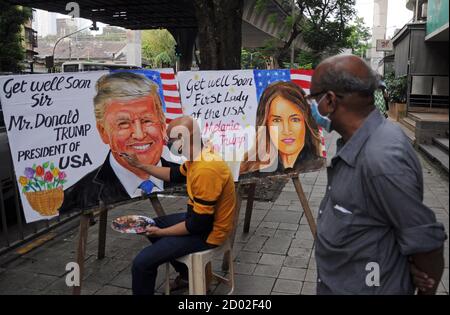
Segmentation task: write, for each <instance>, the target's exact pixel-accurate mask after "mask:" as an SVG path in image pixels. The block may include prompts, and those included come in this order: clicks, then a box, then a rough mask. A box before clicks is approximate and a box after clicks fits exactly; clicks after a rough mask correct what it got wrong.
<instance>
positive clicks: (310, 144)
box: [241, 82, 321, 173]
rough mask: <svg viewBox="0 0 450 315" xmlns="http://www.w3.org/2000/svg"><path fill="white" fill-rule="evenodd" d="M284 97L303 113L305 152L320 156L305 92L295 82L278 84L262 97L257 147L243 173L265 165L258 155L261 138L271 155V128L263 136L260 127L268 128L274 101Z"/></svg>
mask: <svg viewBox="0 0 450 315" xmlns="http://www.w3.org/2000/svg"><path fill="white" fill-rule="evenodd" d="M278 96H280V97H282V98H284V99H286V100H288V101H291V102H292V103H294V104H295V105H297V106H298V108H299V109H300V110H301V112H302V113H303V117H304V119H305V124H306V135H305V147H304V148H303V150H305V151H308V152H310V153H311V154H313V155H314V156H320V155H321V152H320V150H321V149H320V143H321V138H320V134H319V129H318V126H317V123H316V121H315V120H314V118H313V117H312V113H311V107H310V106H309V104H308V103H307V102H306V100H305V92H304V91H303V89H302V88H301V87H299V86H298V85H297V84H295V83H293V82H276V83H272V84H271V85H269V86H268V87H267V88H266V89H265V90H264V93H263V94H262V96H261V99H260V100H259V104H258V110H257V112H256V125H255V127H256V143H255V147H254V148H252V149H251V150H250V151H252V152H247V153H246V154H245V156H244V161H243V162H242V163H241V173H247V172H253V171H257V170H259V169H260V167H261V166H263V163H262V162H261V160H260V156H259V155H258V154H256V152H258V148H257V145H258V143H260V142H259V141H260V139H259V138H260V137H261V136H263V137H265V139H266V142H265V144H264V145H265V148H264V151H265V153H267V154H268V155H269V152H270V146H271V140H270V135H269V128H266V134H264V135H262V134H260V133H259V132H258V127H260V126H267V118H268V115H269V109H270V106H271V105H272V102H273V100H274V99H275V98H276V97H278ZM250 156H252V159H254V160H252V161H249V157H250Z"/></svg>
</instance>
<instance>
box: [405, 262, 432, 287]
mask: <svg viewBox="0 0 450 315" xmlns="http://www.w3.org/2000/svg"><path fill="white" fill-rule="evenodd" d="M409 269H410V271H411V275H412V278H413V283H414V285H415V286H416V288H418V289H419V291H420V292H419V293H422V294H423V293H427V292H428V291H429V290H431V289H433V288H434V286H435V284H436V281H435V280H434V279H433V278H430V277H429V276H428V275H427V274H426V273H425V272H423V271H421V270H419V269H418V268H417V267H416V265H415V264H414V262H413V261H412V260H411V259H410V261H409Z"/></svg>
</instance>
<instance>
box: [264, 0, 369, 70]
mask: <svg viewBox="0 0 450 315" xmlns="http://www.w3.org/2000/svg"><path fill="white" fill-rule="evenodd" d="M279 3H280V4H281V6H282V7H283V8H284V10H285V11H286V12H287V13H289V14H291V12H292V2H291V1H290V0H281V1H280V2H279ZM296 7H297V12H296V14H295V16H292V15H290V16H288V17H287V18H286V19H285V21H284V24H285V26H286V27H287V28H288V29H290V32H288V33H287V34H279V35H280V38H282V39H283V41H284V42H285V43H289V42H290V41H294V40H295V39H296V38H297V36H301V37H302V38H303V41H304V42H305V44H306V45H307V46H308V48H309V50H310V53H309V56H308V58H309V59H310V62H306V63H304V62H303V61H302V59H304V58H300V64H301V65H304V66H308V67H309V66H313V67H314V66H315V65H316V64H317V63H318V62H319V61H320V60H321V59H323V58H325V57H327V56H329V55H333V54H337V53H339V52H340V51H341V50H342V49H343V48H353V45H352V43H353V44H354V45H355V50H357V49H360V47H359V46H357V45H356V43H359V41H358V40H357V39H358V38H360V37H362V38H365V35H366V34H365V31H366V29H363V30H360V29H358V27H360V26H361V22H362V21H360V22H359V24H356V26H355V25H351V24H350V22H351V21H352V20H353V19H354V18H355V15H356V11H355V0H296ZM359 32H361V33H362V34H360V33H359ZM352 36H353V37H357V38H356V39H355V38H353V39H351V37H352ZM356 46H357V47H356ZM265 50H267V51H275V54H274V55H275V56H276V59H277V60H278V63H279V64H287V63H288V62H289V59H290V53H289V50H290V47H289V44H284V45H283V44H281V45H280V43H279V42H278V43H276V44H274V43H273V42H267V43H266V46H265ZM302 53H303V54H304V52H302ZM302 53H300V54H302ZM301 57H305V55H302V56H301Z"/></svg>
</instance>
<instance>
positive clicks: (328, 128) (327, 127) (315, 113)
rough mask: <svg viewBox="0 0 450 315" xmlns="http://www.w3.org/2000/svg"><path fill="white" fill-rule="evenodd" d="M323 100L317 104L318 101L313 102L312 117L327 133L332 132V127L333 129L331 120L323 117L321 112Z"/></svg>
mask: <svg viewBox="0 0 450 315" xmlns="http://www.w3.org/2000/svg"><path fill="white" fill-rule="evenodd" d="M324 97H325V96H324ZM322 100H323V97H322V99H321V100H320V101H319V102H317V101H316V100H314V99H313V100H311V103H310V105H311V113H312V116H313V117H314V119H315V120H316V122H317V123H318V124H319V126H322V127H323V128H324V129H325V130H326V131H327V132H331V131H332V127H331V120H330V118H328V115H327V116H322V115H321V114H320V112H319V103H320V102H321V101H322Z"/></svg>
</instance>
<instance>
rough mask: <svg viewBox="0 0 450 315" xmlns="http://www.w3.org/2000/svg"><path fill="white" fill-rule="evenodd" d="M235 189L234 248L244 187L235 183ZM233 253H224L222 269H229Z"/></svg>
mask: <svg viewBox="0 0 450 315" xmlns="http://www.w3.org/2000/svg"><path fill="white" fill-rule="evenodd" d="M235 191H236V207H235V210H234V211H235V214H234V223H233V224H234V225H233V231H232V232H231V235H230V237H231V239H230V240H231V248H233V245H234V238H235V237H236V230H237V225H238V222H239V212H240V211H241V204H242V188H241V184H236V185H235ZM231 254H232V253H231V252H226V253H225V254H224V255H223V260H222V270H223V271H228V268H229V265H228V262H229V261H230V255H231Z"/></svg>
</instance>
